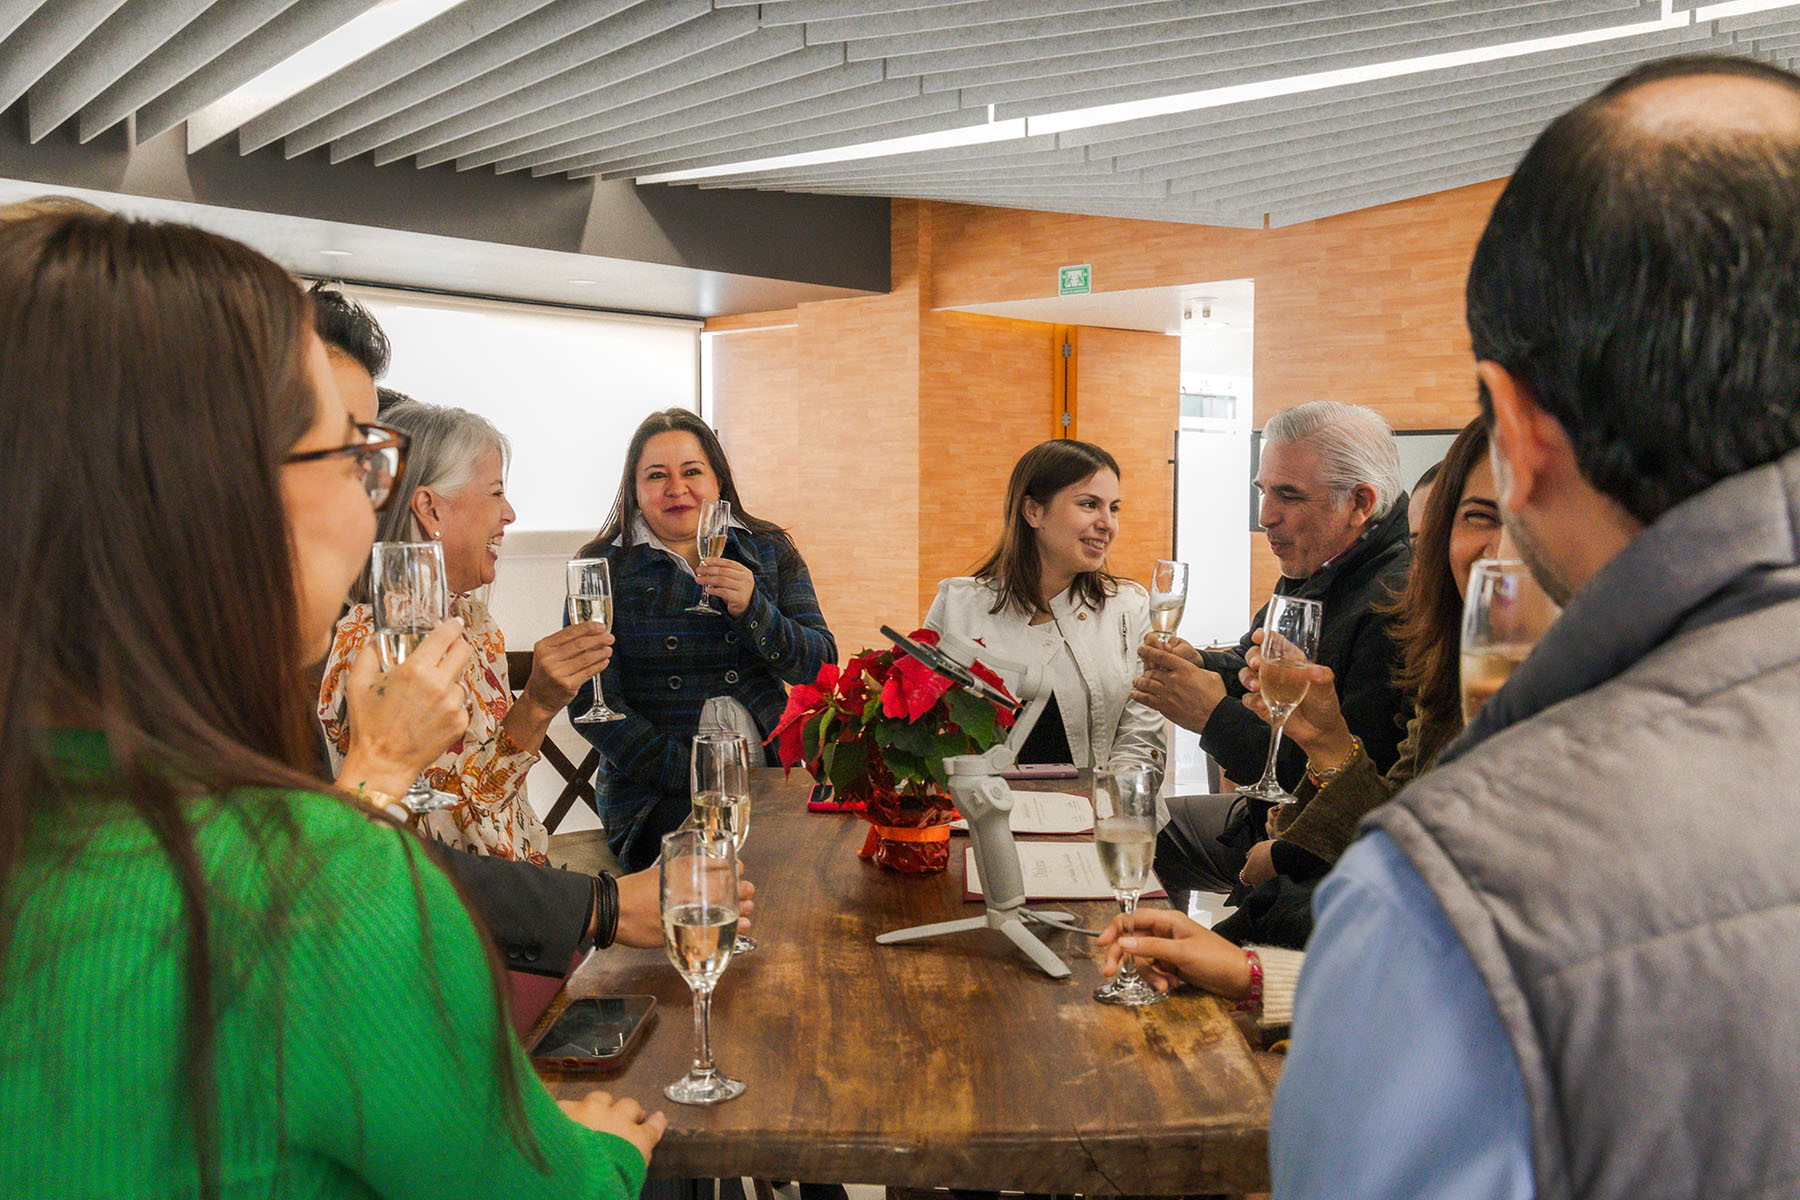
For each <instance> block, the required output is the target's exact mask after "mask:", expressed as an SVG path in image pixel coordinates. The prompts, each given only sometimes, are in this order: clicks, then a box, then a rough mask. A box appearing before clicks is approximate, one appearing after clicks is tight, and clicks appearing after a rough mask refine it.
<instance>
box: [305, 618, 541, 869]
mask: <svg viewBox="0 0 1800 1200" xmlns="http://www.w3.org/2000/svg"><path fill="white" fill-rule="evenodd" d="M450 611H451V614H452V615H453V616H456V617H460V618H461V619H462V622H463V628H464V634H463V636H465V637H466V638H468V639H469V643H470V644H471V645H472V646H474V648H475V653H474V655H473V656H472V657H471V658H470V659H469V666H468V668H467V670H465V671H464V673H463V682H464V683H465V684H466V685H467V687H468V694H469V728H468V730H467V732H465V733H464V734H463V736H462V739H461V740H460V741H458V742H457V743H456V744H455V745H453V746H451V747H450V749H449V750H448V751H446V752H445V754H444V756H443V757H442V758H439V759H438V760H437V761H436V762H434V763H432V764H431V765H430V766H429V767H426V768H425V781H426V782H427V783H429V784H430V785H431V786H432V787H434V788H436V789H438V790H439V791H443V792H449V793H451V794H453V795H456V796H460V797H461V798H462V803H461V804H456V805H452V806H451V807H449V808H446V809H442V810H440V811H438V812H432V813H425V814H423V815H422V816H417V817H414V818H413V825H414V827H415V828H417V829H418V830H419V832H420V833H422V834H424V835H426V836H427V837H436V838H438V839H439V840H441V841H444V842H448V843H450V844H452V845H454V846H457V847H460V848H462V849H466V850H470V851H473V852H474V853H476V854H491V855H493V856H494V857H495V858H523V859H529V860H530V861H532V862H535V863H539V864H545V863H547V860H546V858H545V856H544V852H545V851H546V850H547V849H548V848H549V845H550V835H549V833H548V832H547V831H546V830H545V829H544V823H543V822H542V821H541V820H539V819H538V815H537V811H536V810H535V809H533V808H532V807H531V800H530V798H529V797H528V796H527V795H526V793H525V776H526V775H527V774H529V773H530V771H531V768H532V766H533V764H535V763H536V762H537V760H538V756H537V755H536V754H535V753H532V752H530V751H526V750H521V749H519V748H518V747H517V746H515V745H514V744H513V741H512V739H511V738H510V737H508V736H507V734H506V730H505V729H503V728H501V725H500V722H501V721H503V720H504V719H505V718H506V713H507V710H508V709H509V708H511V707H512V689H511V687H509V686H508V682H507V678H506V639H505V638H504V637H502V636H501V634H500V627H499V626H498V625H496V624H495V623H494V618H493V616H492V614H490V613H489V612H488V610H487V607H486V606H485V605H483V604H482V603H481V602H480V601H479V600H476V599H475V598H474V597H472V596H466V595H465V596H455V597H452V598H451V601H450ZM373 632H374V620H373V617H372V614H371V610H370V608H369V606H368V605H367V604H356V605H352V606H351V608H350V610H349V611H348V612H346V613H345V614H344V615H343V617H342V618H341V619H340V620H339V621H338V624H337V631H336V633H335V634H334V635H333V637H332V641H331V656H330V657H329V658H327V659H326V660H325V678H324V682H323V683H322V684H321V686H320V689H319V721H320V723H321V724H322V725H324V727H325V740H326V742H327V743H328V744H329V746H330V748H331V765H332V767H333V769H334V770H335V769H336V768H337V767H338V766H339V764H341V763H342V761H343V757H344V754H345V752H346V751H347V750H349V748H350V723H349V721H348V720H346V719H345V715H344V682H345V679H346V678H347V677H348V675H349V673H350V664H351V663H353V662H355V661H356V656H357V655H358V654H359V653H361V651H362V648H363V647H364V646H365V645H367V644H368V641H369V638H370V635H371V634H372V633H373Z"/></svg>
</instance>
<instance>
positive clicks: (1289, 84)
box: [1026, 12, 1689, 134]
mask: <svg viewBox="0 0 1800 1200" xmlns="http://www.w3.org/2000/svg"><path fill="white" fill-rule="evenodd" d="M1688 23H1689V14H1688V13H1686V12H1679V13H1671V14H1669V15H1667V16H1664V17H1660V18H1658V19H1657V20H1654V21H1642V22H1639V23H1638V24H1635V25H1620V26H1616V27H1614V28H1612V29H1590V30H1587V31H1586V32H1583V33H1562V34H1556V35H1555V36H1553V37H1541V38H1532V39H1530V40H1528V41H1523V42H1504V43H1502V44H1500V45H1497V46H1477V47H1473V48H1471V49H1468V50H1451V51H1446V52H1445V53H1443V54H1428V55H1424V56H1422V57H1420V58H1403V59H1397V60H1395V61H1394V62H1385V63H1370V64H1368V65H1367V66H1361V67H1345V68H1344V69H1342V70H1338V71H1319V72H1317V73H1315V74H1312V75H1295V76H1292V77H1291V78H1288V79H1265V80H1263V81H1261V82H1260V83H1244V84H1234V85H1232V86H1230V87H1218V88H1207V89H1205V90H1204V91H1198V92H1183V93H1182V94H1180V95H1177V96H1158V97H1156V98H1154V99H1150V100H1127V101H1125V102H1123V103H1120V104H1101V105H1096V106H1095V107H1093V108H1077V109H1072V110H1070V111H1068V112H1060V113H1046V114H1045V115H1044V116H1041V117H1030V118H1027V120H1026V127H1027V129H1028V130H1029V132H1030V133H1032V134H1045V133H1066V132H1068V131H1069V130H1072V129H1090V128H1092V127H1093V126H1096V125H1115V124H1119V123H1121V122H1124V121H1141V120H1143V119H1144V118H1146V117H1162V116H1168V115H1169V114H1171V113H1184V112H1198V111H1200V110H1202V109H1208V108H1222V107H1224V106H1226V105H1229V104H1244V103H1246V102H1248V101H1251V100H1266V99H1268V98H1270V97H1271V96H1292V95H1296V94H1298V93H1301V92H1322V91H1327V90H1329V89H1331V88H1337V87H1348V86H1349V85H1350V84H1353V83H1367V82H1369V81H1371V80H1376V79H1394V78H1397V77H1399V76H1402V75H1422V74H1424V73H1425V72H1427V71H1442V70H1446V69H1448V68H1451V67H1463V66H1468V65H1470V64H1472V63H1484V62H1494V61H1496V60H1499V59H1504V58H1523V57H1525V56H1526V55H1530V54H1544V53H1547V52H1549V51H1552V50H1567V49H1570V48H1572V47H1575V46H1588V45H1592V44H1593V43H1595V42H1611V41H1618V40H1619V39H1622V38H1629V37H1642V36H1643V35H1645V34H1651V33H1661V32H1662V31H1664V30H1668V29H1678V28H1681V27H1683V26H1685V25H1687V24H1688Z"/></svg>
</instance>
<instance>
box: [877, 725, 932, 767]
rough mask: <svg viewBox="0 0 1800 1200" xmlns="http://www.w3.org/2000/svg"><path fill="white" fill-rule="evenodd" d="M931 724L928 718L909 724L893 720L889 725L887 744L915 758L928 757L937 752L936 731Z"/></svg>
mask: <svg viewBox="0 0 1800 1200" xmlns="http://www.w3.org/2000/svg"><path fill="white" fill-rule="evenodd" d="M931 726H932V722H930V721H929V720H921V721H919V722H917V723H916V724H911V725H909V724H907V723H905V722H903V721H895V722H893V723H892V724H891V725H890V726H889V728H890V730H891V732H890V733H889V734H888V744H889V745H890V746H892V747H893V748H894V749H896V750H901V751H904V752H905V753H907V754H911V755H913V756H914V757H916V758H930V757H932V756H934V755H936V754H937V752H938V732H937V730H935V729H933V728H932V727H931Z"/></svg>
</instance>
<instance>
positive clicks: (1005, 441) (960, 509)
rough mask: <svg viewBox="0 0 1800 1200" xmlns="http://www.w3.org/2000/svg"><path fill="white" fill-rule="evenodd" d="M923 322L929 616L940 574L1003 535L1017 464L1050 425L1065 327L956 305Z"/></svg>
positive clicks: (922, 590) (964, 567)
mask: <svg viewBox="0 0 1800 1200" xmlns="http://www.w3.org/2000/svg"><path fill="white" fill-rule="evenodd" d="M923 321H924V324H923V337H922V343H921V351H920V356H921V376H920V389H919V480H920V497H919V575H918V605H919V610H918V615H919V618H920V619H921V620H922V619H923V618H924V616H925V613H926V612H927V611H928V610H929V609H930V607H931V600H932V597H933V596H935V595H936V594H937V585H938V581H939V580H941V579H946V578H949V577H951V576H954V575H967V574H968V573H969V571H970V568H972V567H973V566H975V564H976V563H977V562H979V561H980V560H981V559H982V558H983V557H985V556H986V554H987V552H988V550H989V549H991V548H992V546H993V545H994V542H995V539H996V538H998V536H999V533H1000V521H1001V509H1002V506H1003V505H1004V503H1005V500H1006V484H1007V480H1008V479H1009V478H1010V477H1011V475H1012V469H1013V464H1014V463H1016V462H1017V461H1018V460H1019V456H1020V455H1022V454H1024V453H1025V451H1027V450H1029V449H1030V448H1031V447H1033V446H1035V445H1037V444H1038V443H1039V442H1041V441H1043V440H1044V438H1045V430H1046V429H1047V428H1049V427H1050V426H1051V424H1052V413H1053V412H1054V410H1055V394H1056V382H1057V379H1058V376H1059V366H1060V363H1061V356H1060V350H1059V348H1060V346H1061V341H1060V340H1059V338H1058V337H1057V333H1056V331H1057V329H1058V328H1059V327H1058V326H1054V325H1046V324H1044V323H1042V322H1038V321H1013V320H1008V319H1006V318H1003V317H986V316H978V315H976V314H973V313H957V312H928V313H926V314H924V318H923Z"/></svg>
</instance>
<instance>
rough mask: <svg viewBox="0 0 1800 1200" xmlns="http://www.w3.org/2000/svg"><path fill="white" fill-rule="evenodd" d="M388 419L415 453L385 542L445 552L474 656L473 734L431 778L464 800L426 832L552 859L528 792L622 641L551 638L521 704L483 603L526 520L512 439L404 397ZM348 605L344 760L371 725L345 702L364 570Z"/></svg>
mask: <svg viewBox="0 0 1800 1200" xmlns="http://www.w3.org/2000/svg"><path fill="white" fill-rule="evenodd" d="M383 421H384V423H385V424H386V425H387V426H389V427H390V428H392V429H393V430H395V431H397V432H399V433H401V434H404V435H405V436H406V438H407V440H408V447H407V453H406V462H405V465H404V467H403V468H402V469H401V470H400V471H399V474H398V478H397V479H396V480H395V482H394V485H393V486H394V490H395V503H393V504H391V505H389V506H388V507H387V508H386V509H384V510H383V511H382V514H381V519H380V523H379V529H378V539H379V540H381V541H393V542H420V541H436V542H439V543H441V544H442V546H443V548H444V573H445V576H446V578H447V581H448V583H449V588H450V593H451V610H452V612H453V613H454V614H455V616H456V617H457V618H458V620H459V621H460V630H459V632H460V634H461V637H462V640H463V641H464V642H465V643H466V644H467V645H468V647H469V648H470V649H471V650H472V651H473V653H472V654H471V656H470V657H469V658H468V660H467V662H466V665H465V666H464V667H463V669H462V675H461V677H462V682H463V686H464V691H465V693H466V696H465V700H464V705H465V712H466V714H467V729H466V731H465V732H464V733H463V734H462V736H461V737H460V739H458V740H457V741H456V743H455V744H454V745H451V746H450V747H449V749H447V750H446V751H444V753H443V754H442V755H441V756H439V757H438V758H437V760H436V761H435V762H433V763H432V764H431V765H430V766H429V767H427V768H426V770H425V776H426V780H427V782H429V783H430V784H431V786H433V787H435V788H437V789H438V790H439V791H443V792H448V793H450V794H451V795H454V796H456V797H457V798H458V800H459V801H460V803H458V804H456V805H454V806H452V807H450V808H447V809H443V810H441V811H438V812H433V813H426V814H423V815H422V816H420V817H418V818H417V823H418V827H419V829H420V831H421V832H423V833H426V834H428V835H431V836H435V837H438V838H440V839H442V840H443V841H445V842H448V843H450V844H451V845H454V846H457V847H460V848H462V849H465V850H472V851H474V852H476V853H478V854H491V855H495V856H497V857H500V858H523V859H528V860H530V861H532V862H537V863H543V862H545V861H546V859H545V851H546V850H548V849H549V844H550V835H549V834H548V833H547V832H546V831H545V829H544V823H543V822H542V821H541V820H539V819H538V815H537V813H536V811H535V810H534V809H533V808H532V807H531V804H530V801H529V800H528V798H527V797H526V795H525V777H526V775H528V774H529V773H530V771H531V768H532V766H533V765H534V764H536V762H537V760H538V750H539V747H541V746H542V745H543V741H544V733H545V731H546V730H547V729H548V728H549V725H550V720H551V718H552V717H554V716H555V715H556V714H557V713H558V712H560V711H561V710H562V708H563V707H564V706H565V705H567V704H568V703H569V701H570V700H571V699H572V698H573V697H574V695H575V690H576V688H578V687H580V686H581V685H582V684H583V683H586V682H587V681H588V680H589V679H591V678H593V677H594V676H595V675H596V674H598V673H599V672H600V670H601V669H602V668H603V667H605V666H606V663H607V661H608V660H609V659H610V658H611V657H612V644H613V639H612V635H611V634H610V633H607V632H606V631H605V630H604V629H603V628H602V627H601V626H599V625H597V624H595V623H593V622H581V623H579V624H575V625H571V626H569V627H567V628H565V629H560V630H558V631H557V632H555V633H552V634H550V635H549V636H548V637H545V638H542V639H540V640H539V641H538V643H537V645H536V646H534V647H533V651H534V653H533V664H534V665H533V667H532V672H531V677H530V678H529V679H528V680H526V682H525V688H524V691H523V692H522V693H521V694H520V695H519V697H518V699H517V700H514V699H513V695H512V688H511V686H510V683H509V681H508V679H507V672H506V640H505V638H504V637H503V636H502V635H501V632H500V627H499V626H498V625H497V624H495V622H494V618H493V617H492V616H491V615H490V614H489V613H488V610H487V606H486V605H485V604H483V603H482V602H481V600H480V599H479V598H478V597H477V596H476V595H475V592H476V589H478V588H481V587H484V586H486V585H487V584H490V583H492V582H493V581H494V571H495V567H496V566H497V564H498V563H499V559H500V543H501V539H502V538H503V537H504V536H505V533H506V527H507V526H508V525H510V524H512V522H513V519H514V516H515V514H514V512H513V507H512V505H511V504H509V503H507V500H506V465H507V458H508V454H509V451H510V448H509V446H508V445H507V441H506V439H505V437H504V436H502V435H501V433H500V431H499V430H498V429H496V428H494V426H493V425H492V423H490V422H489V421H488V420H487V419H486V418H484V417H480V416H477V415H476V414H475V413H472V412H467V411H464V410H463V409H460V408H447V407H437V406H433V405H428V404H420V403H418V402H416V401H412V402H406V403H401V404H397V405H395V406H394V407H392V408H390V409H389V410H388V411H387V412H386V413H385V414H384V415H383ZM350 599H351V600H352V601H353V603H352V604H351V607H350V610H349V611H348V612H347V613H345V614H344V616H343V618H342V619H341V620H340V621H339V622H338V623H337V629H336V632H335V635H334V637H333V639H332V645H331V652H330V654H329V655H328V656H327V658H326V661H325V676H324V680H323V682H322V684H321V686H320V691H319V719H320V721H321V723H322V724H323V725H324V727H325V737H326V741H327V743H328V744H329V747H330V749H331V751H332V754H333V756H334V758H336V757H338V756H343V755H347V754H348V753H349V752H350V751H351V749H352V744H353V736H354V735H355V734H356V733H357V730H358V726H359V724H362V723H363V722H359V720H358V714H356V713H355V712H353V711H351V708H350V707H349V705H348V704H347V699H348V697H349V696H350V695H351V694H352V692H353V691H355V689H356V686H357V684H358V682H359V676H358V672H359V671H360V672H362V674H363V676H365V677H366V676H368V675H369V674H370V673H371V672H373V670H374V666H373V662H372V660H373V659H374V657H375V656H374V654H373V649H372V647H371V646H370V643H371V641H372V639H373V633H374V616H373V612H372V610H371V609H370V607H369V580H368V574H367V572H366V571H365V572H364V574H363V575H362V576H360V577H359V578H358V580H357V583H356V585H355V587H353V588H352V589H351V592H350ZM365 648H367V649H368V651H369V652H367V653H365ZM427 649H428V650H429V649H430V647H427ZM409 661H410V660H409ZM355 765H356V764H354V763H352V764H351V766H352V768H354V767H355ZM338 778H339V780H340V781H343V782H345V783H347V784H349V785H350V786H353V787H354V786H356V784H357V782H358V781H359V779H360V776H358V775H356V773H355V771H354V769H352V770H346V769H345V768H344V766H343V765H342V764H341V763H340V764H339V770H338ZM380 790H381V791H383V792H384V793H385V791H386V789H380ZM402 790H404V789H402ZM385 798H386V796H385V795H384V796H383V799H385Z"/></svg>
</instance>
